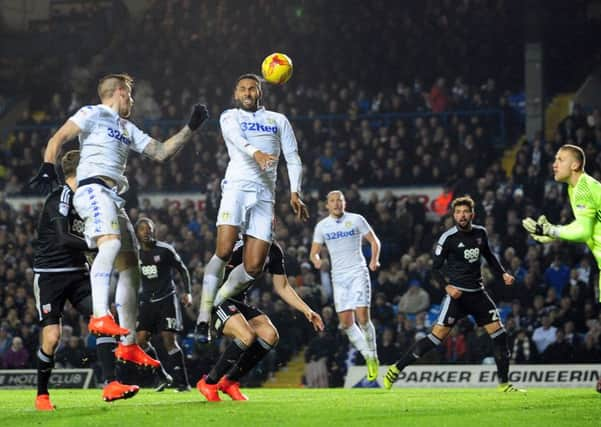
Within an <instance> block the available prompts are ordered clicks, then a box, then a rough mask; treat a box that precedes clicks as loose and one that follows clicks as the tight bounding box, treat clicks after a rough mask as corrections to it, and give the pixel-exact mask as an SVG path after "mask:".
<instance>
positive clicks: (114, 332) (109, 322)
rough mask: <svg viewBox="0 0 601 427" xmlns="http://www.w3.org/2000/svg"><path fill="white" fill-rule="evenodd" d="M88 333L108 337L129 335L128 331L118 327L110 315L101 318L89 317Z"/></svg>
mask: <svg viewBox="0 0 601 427" xmlns="http://www.w3.org/2000/svg"><path fill="white" fill-rule="evenodd" d="M88 331H90V333H92V334H94V335H108V336H112V337H118V336H119V335H127V334H129V329H125V328H122V327H121V326H119V325H118V324H117V322H115V319H113V316H112V315H111V314H110V313H109V314H106V315H104V316H102V317H91V318H90V322H89V323H88Z"/></svg>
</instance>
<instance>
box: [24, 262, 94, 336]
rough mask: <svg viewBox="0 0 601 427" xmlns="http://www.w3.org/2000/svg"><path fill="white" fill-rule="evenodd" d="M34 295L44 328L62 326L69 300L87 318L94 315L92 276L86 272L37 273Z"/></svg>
mask: <svg viewBox="0 0 601 427" xmlns="http://www.w3.org/2000/svg"><path fill="white" fill-rule="evenodd" d="M33 293H34V295H35V305H36V308H37V310H38V318H39V321H40V326H42V327H44V326H48V325H57V324H60V320H61V317H62V315H63V309H64V308H65V301H67V300H69V302H70V303H71V305H72V306H73V307H75V308H76V309H77V310H78V311H79V312H80V313H81V314H83V315H84V316H85V317H90V315H91V314H92V288H91V287H90V275H89V273H88V272H87V271H85V270H81V271H67V272H64V273H35V275H34V276H33Z"/></svg>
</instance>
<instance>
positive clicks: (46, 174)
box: [29, 162, 58, 195]
mask: <svg viewBox="0 0 601 427" xmlns="http://www.w3.org/2000/svg"><path fill="white" fill-rule="evenodd" d="M57 185H58V177H57V176H56V171H55V170H54V165H53V164H52V163H48V162H44V163H42V166H41V167H40V170H39V171H38V174H37V175H36V176H34V177H33V178H31V180H30V181H29V187H30V188H33V189H34V190H37V191H38V192H40V193H41V194H43V195H46V194H48V193H50V192H51V191H52V189H53V188H54V187H55V186H57Z"/></svg>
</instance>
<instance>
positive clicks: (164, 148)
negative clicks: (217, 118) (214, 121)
mask: <svg viewBox="0 0 601 427" xmlns="http://www.w3.org/2000/svg"><path fill="white" fill-rule="evenodd" d="M208 118H209V110H208V109H207V106H206V105H203V104H196V105H194V107H193V108H192V114H190V119H189V120H188V124H187V125H186V126H184V127H183V128H182V129H181V130H180V131H179V132H177V133H176V134H175V135H173V136H172V137H171V138H169V139H167V140H166V141H165V142H163V143H161V142H160V141H157V140H156V139H152V140H151V141H150V142H149V143H148V145H147V146H146V148H145V149H144V155H146V156H147V157H149V158H151V159H153V160H156V161H159V162H163V161H165V160H167V159H168V158H170V157H171V156H173V155H175V154H176V153H177V152H178V151H179V150H180V149H181V148H182V147H183V146H184V144H185V143H186V142H188V141H189V140H190V138H191V137H192V134H193V133H194V131H195V130H197V129H198V128H199V127H200V126H202V124H203V123H204V122H205V121H206V120H207V119H208Z"/></svg>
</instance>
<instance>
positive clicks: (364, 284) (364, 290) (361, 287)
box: [332, 268, 371, 313]
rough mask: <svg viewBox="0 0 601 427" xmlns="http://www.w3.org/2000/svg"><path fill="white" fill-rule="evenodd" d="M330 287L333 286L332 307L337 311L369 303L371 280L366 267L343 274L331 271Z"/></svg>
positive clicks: (352, 308) (365, 305) (368, 304)
mask: <svg viewBox="0 0 601 427" xmlns="http://www.w3.org/2000/svg"><path fill="white" fill-rule="evenodd" d="M332 287H333V288H334V307H335V309H336V312H337V313H340V312H341V311H346V310H355V309H356V308H357V307H370V305H371V281H370V279H369V271H368V270H367V268H361V269H357V270H354V271H348V272H344V273H343V274H340V273H337V274H334V273H332Z"/></svg>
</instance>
